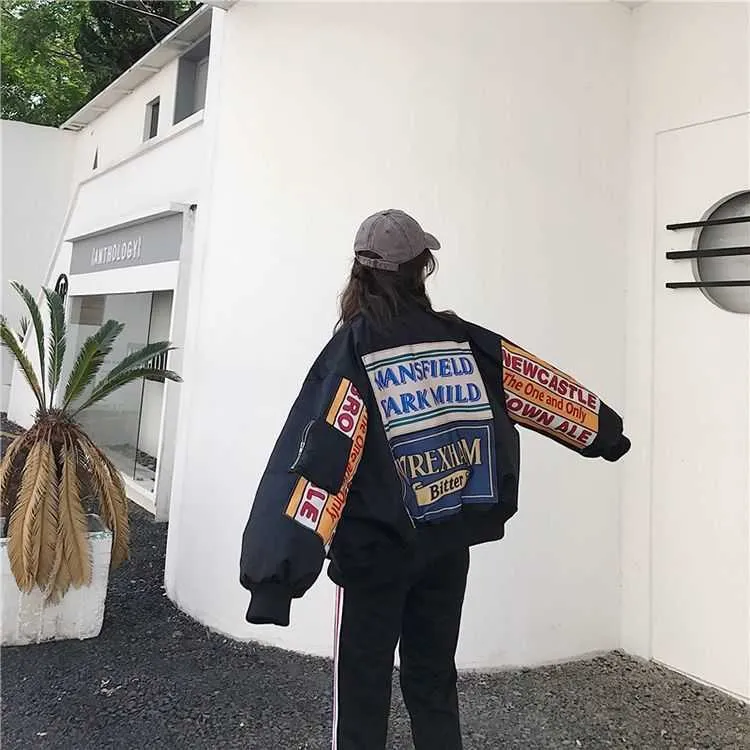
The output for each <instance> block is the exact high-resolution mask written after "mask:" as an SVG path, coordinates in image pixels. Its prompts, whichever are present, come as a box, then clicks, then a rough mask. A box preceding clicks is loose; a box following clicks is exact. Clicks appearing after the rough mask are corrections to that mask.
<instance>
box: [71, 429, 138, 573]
mask: <svg viewBox="0 0 750 750" xmlns="http://www.w3.org/2000/svg"><path fill="white" fill-rule="evenodd" d="M78 445H79V446H80V447H81V449H82V451H83V453H84V455H85V457H86V460H87V463H88V467H89V469H90V471H91V474H92V477H93V479H94V488H95V489H96V494H97V501H98V503H99V513H100V515H101V517H102V520H103V521H104V523H105V525H106V526H107V527H108V528H109V529H110V531H111V532H112V567H113V568H115V567H117V566H118V565H119V564H120V563H121V562H123V561H124V560H127V558H128V547H129V544H130V529H129V521H128V500H127V497H126V495H125V487H124V485H123V483H122V479H121V478H120V474H119V472H118V471H117V469H116V468H115V467H114V466H113V465H112V462H111V461H110V460H109V459H108V458H107V457H106V456H105V455H104V453H102V452H101V451H100V450H99V449H98V448H97V447H96V446H95V445H94V444H93V442H91V439H90V438H89V437H88V436H87V435H86V434H85V433H83V432H81V431H79V433H78Z"/></svg>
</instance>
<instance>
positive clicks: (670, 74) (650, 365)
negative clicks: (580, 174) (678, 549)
mask: <svg viewBox="0 0 750 750" xmlns="http://www.w3.org/2000/svg"><path fill="white" fill-rule="evenodd" d="M633 19H634V24H635V28H634V32H635V36H634V47H633V56H632V61H633V62H632V72H631V76H632V78H631V134H630V151H629V153H630V160H629V166H630V168H629V183H630V190H629V201H628V216H629V218H628V265H627V277H626V278H627V288H628V338H627V346H626V352H627V355H626V363H627V368H626V374H627V378H626V382H627V399H626V403H627V414H628V418H629V424H630V430H631V432H632V437H633V450H632V453H631V456H630V458H629V460H628V461H627V462H626V463H625V464H624V476H623V480H624V484H623V502H622V515H621V521H622V538H621V544H622V635H621V639H622V644H623V646H624V648H626V649H627V650H628V651H631V652H633V653H636V654H640V655H642V656H646V657H652V656H656V657H657V658H658V656H659V654H658V653H656V651H655V649H654V643H653V635H654V629H656V630H658V629H659V628H660V627H663V622H662V621H659V622H655V621H654V616H655V615H656V610H657V609H659V608H658V607H657V608H654V607H653V597H654V596H655V595H656V592H655V591H654V590H652V583H651V582H652V575H654V574H656V575H657V576H659V575H662V574H663V569H656V568H654V567H653V564H654V563H655V562H657V561H655V560H654V559H653V549H652V544H653V543H654V540H653V538H652V535H653V533H654V528H653V527H652V519H653V517H654V514H656V515H657V516H659V515H660V514H662V513H663V512H664V503H670V502H675V501H676V499H675V498H673V497H669V496H668V495H665V494H664V486H665V485H664V483H663V477H664V474H665V472H666V473H670V472H674V471H676V470H678V469H679V467H680V466H681V467H682V469H683V471H684V470H686V469H688V466H687V465H686V464H682V463H681V462H682V460H683V459H684V458H685V456H684V455H683V456H680V454H679V452H678V451H673V452H671V453H665V451H666V446H665V445H663V444H655V443H654V440H653V433H652V430H654V429H656V430H657V438H658V439H659V440H668V439H670V436H671V437H673V438H677V437H679V434H680V433H681V431H683V432H684V431H685V430H687V429H688V426H687V425H686V424H684V422H683V420H677V421H671V422H668V423H660V424H659V426H658V427H657V425H656V421H655V420H656V418H657V416H658V415H657V413H656V412H655V410H654V396H653V391H652V386H653V383H654V376H655V372H654V346H655V343H656V345H658V343H659V342H655V340H654V326H655V325H656V321H655V318H654V298H655V297H656V299H657V300H658V301H659V304H662V303H663V304H664V305H667V304H669V305H672V306H679V309H683V306H688V308H689V309H688V310H684V312H685V316H684V318H682V319H680V320H679V321H677V320H673V325H672V328H671V329H670V330H668V331H667V336H672V337H673V338H679V339H683V340H684V337H693V336H694V332H695V330H698V331H703V332H704V333H705V332H707V330H708V328H710V329H711V331H712V332H713V333H712V334H711V335H712V336H714V337H716V340H719V341H725V343H726V345H725V346H724V347H723V352H724V355H723V356H725V357H726V358H727V360H728V362H731V365H732V366H733V367H735V368H739V370H738V371H737V370H736V372H737V373H738V378H739V379H738V380H737V381H733V384H732V387H733V388H740V387H741V383H743V382H744V383H745V398H746V396H747V384H748V382H750V373H748V372H747V339H746V340H745V343H744V344H742V342H738V341H735V343H734V344H730V343H729V342H730V341H732V340H733V339H732V334H731V332H730V328H731V327H732V326H734V325H737V323H736V321H733V320H732V319H731V316H729V315H728V314H724V315H718V314H716V315H715V316H712V322H711V325H710V326H707V323H706V319H705V317H704V316H706V315H711V311H709V309H708V307H707V306H708V303H707V302H706V300H705V299H704V298H703V297H702V296H701V295H700V292H697V291H692V292H685V293H682V294H683V295H684V296H682V297H677V296H674V295H672V296H669V297H668V298H667V295H668V293H667V292H666V290H664V289H663V283H664V281H665V279H663V278H662V277H661V276H659V277H658V278H656V279H655V278H654V261H655V256H656V259H657V260H658V258H663V253H664V247H663V236H662V235H661V234H659V233H660V232H662V231H663V226H662V224H663V220H664V217H663V216H659V217H658V218H657V216H656V215H655V205H656V201H657V199H660V200H662V201H664V200H671V201H674V200H675V197H674V196H668V197H667V198H665V197H664V196H663V195H662V196H658V195H657V186H656V164H657V159H656V152H655V147H656V143H657V140H658V137H657V135H656V134H657V133H658V132H663V131H667V130H670V129H675V128H682V127H684V126H689V125H696V124H697V123H701V122H706V121H710V120H714V119H718V118H726V117H728V116H730V115H735V114H737V113H740V112H746V111H747V110H748V108H749V107H750V102H749V101H748V97H749V95H750V81H749V79H748V71H749V69H750V65H749V61H750V47H749V36H748V30H749V24H750V19H749V18H748V5H747V4H745V3H726V4H722V3H649V4H646V5H644V6H643V7H641V8H640V9H638V10H637V11H636V12H635V13H634V14H633ZM735 142H736V141H732V143H735ZM712 143H713V145H711V146H710V148H711V149H715V150H716V155H717V160H718V159H719V154H721V155H722V156H721V158H724V156H725V155H726V154H725V149H726V148H727V147H729V144H727V143H724V142H723V141H722V139H721V138H719V139H718V140H717V139H714V141H713V142H712ZM706 147H707V146H706V142H703V143H702V145H701V148H702V149H705V148H706ZM745 148H747V144H746V143H745ZM694 157H695V162H694V163H693V162H691V159H690V158H689V157H686V159H687V161H686V163H685V165H683V167H682V168H683V169H684V180H685V181H686V182H688V183H689V185H688V187H689V189H690V190H692V191H693V194H692V196H691V198H690V200H691V201H693V202H695V201H696V198H697V197H698V196H701V192H702V191H701V190H700V189H699V184H700V183H701V182H702V180H703V176H704V175H703V171H701V170H702V167H701V164H703V163H704V160H705V159H706V158H707V157H708V159H709V161H710V159H711V155H710V154H706V153H705V152H704V151H701V152H696V153H695V154H694ZM743 158H744V159H745V161H744V162H743ZM736 159H737V163H736V169H737V170H738V171H739V172H740V173H741V171H742V169H743V166H744V168H745V169H747V161H746V159H747V154H746V152H744V157H743V151H742V147H741V145H739V146H738V150H737V153H736ZM728 184H729V183H727V185H728ZM720 197H721V196H720V195H717V196H715V199H716V200H718V199H719V198H720ZM701 199H703V200H705V197H704V196H701ZM671 205H673V206H674V204H671ZM706 208H707V206H706ZM693 210H697V204H696V205H694V206H693ZM656 237H659V242H658V244H655V238H656ZM679 270H680V267H679V266H677V265H674V264H672V266H671V267H670V273H674V274H676V273H678V272H679ZM675 280H679V279H675ZM714 318H715V319H714ZM739 325H741V324H739ZM678 329H679V330H678ZM727 337H728V338H727ZM727 360H725V361H727ZM674 364H675V366H677V363H674ZM681 364H682V366H683V367H685V368H690V369H691V377H690V378H689V379H687V380H685V381H683V382H682V383H680V382H676V383H675V384H674V388H676V389H677V391H676V392H677V393H678V394H679V395H680V396H681V397H682V398H683V399H684V402H685V404H686V407H685V408H686V409H690V408H691V407H690V406H689V405H690V404H693V403H694V402H695V401H696V393H695V392H694V391H692V390H690V386H689V384H690V383H693V384H694V383H695V377H697V378H698V380H699V381H701V379H705V378H707V377H709V374H710V372H712V371H713V370H710V369H709V367H712V366H710V365H709V364H708V362H707V361H702V360H700V359H699V358H697V359H696V358H693V359H692V360H691V361H690V362H682V363H681ZM696 368H697V371H696ZM658 399H659V396H658V395H657V403H659V400H658ZM703 418H704V419H706V420H708V422H709V424H711V425H713V426H712V427H711V428H710V429H708V431H707V432H705V433H701V432H700V431H694V432H695V440H696V443H695V445H696V447H697V446H702V447H703V449H704V452H703V453H702V454H701V463H700V465H699V466H695V465H694V466H692V467H690V471H701V470H703V471H705V470H709V471H710V467H711V466H713V467H714V469H716V468H717V467H718V466H719V464H720V461H719V460H718V459H719V454H724V456H725V457H727V458H728V459H729V460H730V461H731V463H732V465H733V466H734V467H735V470H739V471H740V473H741V471H742V470H741V467H742V465H747V462H748V452H747V447H745V448H744V453H743V445H744V446H746V445H747V443H746V440H747V437H746V432H745V438H744V441H745V442H743V439H742V438H741V437H740V436H741V435H742V434H743V433H742V430H743V427H742V424H743V420H744V430H745V431H746V430H747V425H748V422H749V421H750V415H748V413H747V408H746V403H745V401H743V397H742V395H741V394H740V393H738V394H737V412H736V414H735V421H734V422H733V425H734V426H733V427H732V429H733V430H734V431H735V432H736V433H737V434H736V435H735V433H732V435H733V436H734V437H732V438H729V436H727V437H726V438H724V439H722V441H721V443H717V442H710V441H706V436H707V435H710V434H713V433H714V431H715V428H716V425H717V424H718V423H717V422H715V420H714V419H713V418H712V416H711V415H710V414H706V415H704V417H703ZM683 419H684V418H683ZM735 438H740V439H735ZM656 456H662V458H663V460H662V462H661V463H658V462H657V461H656ZM665 461H666V462H667V464H666V465H664V462H665ZM691 476H692V474H690V473H689V472H688V473H687V474H686V475H685V479H686V480H688V479H689V477H691ZM688 486H689V482H688ZM700 486H702V484H701V483H700V482H698V483H697V484H694V485H693V487H694V490H697V488H698V487H700ZM657 489H658V491H657ZM734 491H735V492H736V491H741V487H735V489H734ZM698 507H700V501H699V498H698V497H697V496H696V495H695V494H687V495H686V496H685V498H684V509H685V513H686V514H690V513H691V512H695V511H696V509H697V508H698ZM706 523H707V524H709V523H710V522H709V521H708V520H707V521H706ZM735 523H737V524H741V523H742V519H741V518H737V519H735ZM688 525H689V524H688ZM690 528H692V527H690ZM674 532H675V534H678V533H679V529H677V528H675V529H674ZM725 542H726V543H729V542H728V540H725ZM736 543H737V544H739V545H740V547H738V548H736V549H734V550H733V551H732V552H731V553H730V554H738V553H739V554H740V556H741V545H742V542H741V541H737V542H736ZM721 544H722V540H721V537H720V536H719V537H716V536H713V535H711V534H708V535H707V536H706V538H705V539H703V540H702V541H701V543H700V544H699V545H698V546H697V547H696V549H695V550H694V551H695V554H696V555H699V556H701V557H702V558H703V559H704V560H705V561H706V562H707V564H709V562H710V561H712V560H715V558H716V555H715V553H716V552H717V550H716V549H715V548H714V547H713V546H712V545H721ZM720 557H721V555H720ZM748 564H750V562H749V561H747V560H746V561H745V563H744V565H745V567H744V572H742V571H736V570H735V571H734V573H733V574H732V577H730V581H729V582H728V583H729V587H730V591H731V588H732V586H736V587H737V588H735V592H736V595H737V596H740V597H745V596H747V592H743V591H742V583H741V581H742V578H741V577H742V576H743V575H746V574H747V568H748ZM657 568H658V563H657ZM660 570H661V571H662V572H660ZM716 583H717V585H719V584H723V583H727V581H726V579H717V580H716ZM684 585H685V582H684V581H680V580H673V581H672V586H684ZM730 595H731V593H730ZM697 601H700V597H698V598H697ZM737 627H739V628H742V627H743V624H742V623H741V622H739V623H732V624H731V626H730V628H729V630H730V631H731V632H735V633H736V632H737V631H736V630H735V628H737ZM691 628H692V623H691ZM746 632H747V629H746V630H745V633H746ZM725 635H726V634H725ZM702 637H703V638H704V647H705V648H710V649H713V648H716V649H718V650H725V652H726V651H727V650H728V651H729V652H730V653H731V652H732V651H733V650H734V653H735V658H736V659H737V660H740V661H741V660H742V659H744V658H745V654H746V652H747V648H748V643H747V639H746V638H745V639H744V645H743V643H741V642H738V641H737V638H736V637H724V635H722V636H721V637H719V638H718V639H715V638H711V640H710V641H706V640H705V638H706V633H705V632H704V634H703V636H702ZM724 659H725V656H720V655H718V654H717V659H716V661H722V660H724ZM671 665H672V666H675V667H677V668H682V669H685V670H686V671H689V665H687V664H685V663H682V664H679V663H675V662H674V661H672V662H671ZM696 676H698V677H702V678H703V679H706V680H712V677H711V675H708V674H702V675H701V674H697V675H696ZM722 687H725V688H728V689H732V688H731V687H730V686H729V685H727V684H723V685H722Z"/></svg>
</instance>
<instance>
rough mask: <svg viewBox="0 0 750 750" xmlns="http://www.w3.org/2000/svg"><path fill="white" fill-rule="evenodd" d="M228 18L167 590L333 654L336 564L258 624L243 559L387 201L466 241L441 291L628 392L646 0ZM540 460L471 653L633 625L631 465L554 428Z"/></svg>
mask: <svg viewBox="0 0 750 750" xmlns="http://www.w3.org/2000/svg"><path fill="white" fill-rule="evenodd" d="M223 21H224V23H223V25H222V26H223V31H222V26H219V27H218V28H217V26H216V25H215V26H214V34H213V39H212V44H213V45H214V50H213V52H212V65H214V66H217V65H220V66H221V69H220V75H219V76H216V75H215V76H213V83H211V82H210V83H209V92H208V103H207V117H210V118H211V123H210V126H209V122H208V120H207V123H206V127H210V129H211V134H212V135H211V138H212V142H213V144H214V145H213V148H214V149H215V151H214V153H213V154H212V156H211V159H210V161H211V169H210V171H209V175H208V177H207V180H208V181H207V183H206V185H205V186H204V191H205V192H204V194H205V195H206V199H207V204H204V207H207V212H206V211H204V212H202V215H201V216H200V217H199V219H198V226H197V229H196V232H197V240H196V268H197V269H198V270H197V273H196V279H198V278H199V279H200V281H199V282H198V281H197V280H196V281H194V282H193V286H192V288H191V311H190V317H189V320H188V331H189V333H188V340H187V342H186V350H185V365H184V372H185V375H186V382H185V384H184V386H183V389H184V390H183V408H182V411H181V414H182V415H183V418H182V420H181V422H180V429H179V443H178V446H177V460H176V466H175V483H174V490H173V498H172V513H171V518H170V529H169V544H168V551H167V572H166V587H167V592H168V594H169V596H170V597H171V598H172V599H173V600H174V601H175V602H177V604H178V605H179V606H181V607H182V608H183V609H185V610H186V611H187V612H189V613H190V614H191V615H193V616H194V617H196V618H198V619H199V620H201V621H202V622H204V623H206V624H207V625H209V626H211V627H213V628H216V629H218V630H220V631H223V632H226V633H228V634H231V635H232V636H234V637H237V638H253V639H258V640H263V641H267V642H271V643H275V644H278V645H282V646H286V647H290V648H294V649H299V650H302V651H310V652H316V653H322V654H329V653H330V651H331V642H332V632H331V620H332V592H331V585H330V584H329V583H328V581H327V579H325V577H324V576H323V577H321V580H320V581H319V582H318V584H316V586H315V587H314V589H313V590H312V591H311V592H309V594H308V595H307V596H306V597H305V598H304V599H302V600H301V601H300V602H298V603H296V604H295V605H294V607H293V611H292V622H293V624H292V626H291V627H290V628H289V629H278V628H252V627H250V626H249V625H247V624H246V623H245V621H244V613H245V609H246V606H247V601H248V596H247V593H246V592H245V591H244V590H243V589H242V588H241V587H240V586H239V583H238V560H239V550H240V538H241V534H242V529H243V526H244V524H245V521H246V518H247V515H248V511H249V508H250V505H251V502H252V497H253V494H254V491H255V488H256V486H257V483H258V480H259V478H260V475H261V472H262V470H263V468H264V465H265V462H266V460H267V458H268V455H269V452H270V450H271V447H272V445H273V442H274V440H275V438H276V436H277V433H278V431H279V429H280V427H281V425H282V423H283V420H284V418H285V416H286V414H287V411H288V408H289V406H290V405H291V402H292V400H293V399H294V397H295V395H296V393H297V390H298V388H299V386H300V384H301V381H302V378H303V377H304V374H305V372H306V370H307V368H308V367H309V365H310V363H311V362H312V360H313V358H314V356H315V355H316V354H317V353H318V351H319V349H320V348H321V347H322V345H323V344H324V343H325V342H326V340H327V338H328V336H329V334H330V332H331V329H332V327H333V324H334V321H335V301H336V295H337V292H338V290H339V289H340V287H341V285H342V282H343V281H344V279H345V276H346V273H347V266H348V263H349V258H350V247H351V242H352V239H353V234H354V231H355V229H356V226H357V224H358V222H359V221H360V220H361V219H362V218H363V217H364V216H365V215H367V214H368V213H370V212H372V211H373V210H376V209H379V208H383V207H388V206H399V207H403V208H405V209H407V210H409V211H412V212H413V213H414V214H415V215H416V216H417V217H418V218H419V219H420V220H421V221H422V222H423V223H424V224H425V225H426V226H427V227H428V228H429V229H430V231H434V232H435V233H436V234H437V235H438V236H439V238H440V239H441V241H442V243H443V248H444V250H443V251H442V252H441V256H440V257H441V271H440V273H439V275H438V278H437V280H436V282H435V285H434V298H435V301H436V303H437V305H439V306H450V307H451V308H454V309H456V310H458V311H459V312H460V313H461V314H463V315H464V316H467V317H470V318H473V319H475V320H477V321H478V322H481V323H484V324H486V325H488V326H490V327H493V328H495V329H498V330H501V331H503V332H505V333H506V334H507V335H508V336H510V337H512V338H514V339H517V340H519V341H521V342H523V343H524V344H525V345H526V346H527V347H529V348H530V349H532V350H537V351H538V352H539V353H540V354H542V355H544V356H546V357H548V358H550V359H552V360H553V361H555V362H557V363H558V364H560V365H561V366H562V367H564V368H568V369H570V370H572V371H573V372H575V373H576V374H578V375H579V377H580V378H581V379H583V380H585V381H586V382H587V383H589V384H591V385H592V386H593V387H595V388H596V389H598V390H599V391H600V392H601V393H603V394H605V397H606V398H607V399H608V400H610V401H611V403H613V404H614V405H615V406H621V405H622V398H623V393H624V377H623V373H624V363H623V338H624V330H625V321H624V305H625V300H624V289H623V285H622V277H623V274H624V268H625V265H624V264H625V256H624V250H625V243H624V199H625V186H626V149H627V132H626V123H627V110H626V108H627V86H626V77H627V63H628V44H629V28H630V26H629V22H630V15H629V13H628V12H627V11H625V9H623V8H622V7H620V6H617V5H615V4H580V5H554V4H552V5H536V4H529V5H521V4H515V5H509V4H497V5H468V6H462V5H460V4H449V5H441V4H427V5H422V4H406V5H397V4H393V5H388V6H386V9H384V8H383V7H376V6H374V5H341V4H331V5H314V6H305V5H304V4H302V5H286V4H278V5H277V4H265V5H263V4H261V5H252V4H245V3H239V4H237V5H235V6H234V7H233V8H232V9H231V10H230V11H229V12H228V13H227V15H226V17H225V18H224V19H223ZM219 48H220V49H219ZM214 55H216V56H217V57H214ZM219 55H220V62H217V60H218V56H219ZM523 463H524V472H523V480H522V488H521V492H522V496H521V506H522V510H521V512H520V514H519V516H518V517H517V519H515V520H514V521H513V522H512V523H511V524H510V526H509V529H508V536H507V538H506V540H505V541H503V542H502V543H500V544H494V545H491V546H485V547H483V548H481V549H477V550H475V551H474V552H473V555H472V572H471V575H470V585H469V592H468V597H467V602H466V608H465V617H464V625H463V632H462V638H461V644H460V648H459V662H460V664H461V665H463V666H500V665H505V664H521V663H523V664H530V663H535V662H541V661H548V660H554V659H560V658H566V657H570V656H574V655H579V654H582V653H586V652H590V651H595V650H600V649H607V648H611V647H614V646H616V645H617V637H618V622H619V620H618V576H619V568H618V513H619V490H618V487H619V483H618V471H619V468H618V467H613V466H610V465H603V464H597V463H593V462H586V461H583V460H580V459H578V458H577V457H576V456H574V455H573V454H570V453H568V452H567V451H565V450H564V449H561V448H559V447H558V446H556V445H553V444H551V443H549V444H548V443H545V442H544V441H543V440H542V439H538V438H536V437H534V436H531V435H524V437H523Z"/></svg>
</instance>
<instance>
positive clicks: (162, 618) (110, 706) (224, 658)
mask: <svg viewBox="0 0 750 750" xmlns="http://www.w3.org/2000/svg"><path fill="white" fill-rule="evenodd" d="M165 536H166V527H165V526H164V525H157V524H154V523H153V522H151V521H150V520H149V518H148V517H147V516H146V515H145V514H144V513H143V512H141V511H139V510H134V511H133V560H132V561H131V562H129V563H127V564H126V565H125V566H123V567H122V568H121V569H120V570H119V571H118V572H117V573H115V574H114V576H113V578H112V581H111V584H110V590H109V596H108V600H107V610H106V618H105V622H104V629H103V631H102V634H101V635H100V636H99V638H97V639H94V640H90V641H80V642H78V641H76V642H72V641H67V642H63V643H49V644H42V645H38V646H27V647H22V648H7V649H5V650H4V652H3V657H2V678H3V679H2V701H3V717H2V718H3V722H2V729H3V738H2V740H3V742H2V746H3V748H4V750H15V749H21V748H23V750H27V749H28V748H41V749H43V748H60V749H61V750H62V749H64V750H89V749H91V750H94V749H96V750H99V749H101V748H118V749H119V748H121V749H122V750H138V749H140V748H149V750H162V749H171V748H175V749H179V750H183V749H185V750H220V749H222V748H245V749H247V748H256V749H258V750H261V749H262V750H302V749H303V748H308V749H312V748H329V747H330V741H329V725H330V720H331V699H330V695H331V674H330V673H331V665H330V662H329V661H327V660H325V659H316V658H310V657H305V656H299V655H296V654H290V653H286V652H283V651H278V650H276V649H271V648H265V647H260V646H256V645H253V644H242V643H236V642H233V641H230V640H227V639H225V638H223V637H221V636H219V635H216V634H213V633H210V632H208V631H207V630H206V629H205V628H203V627H202V626H200V625H199V624H198V623H196V622H194V621H192V620H191V619H189V618H188V617H186V616H185V615H183V614H181V613H180V612H178V611H177V610H176V609H175V608H174V607H173V606H172V604H171V603H170V601H169V600H168V599H167V598H166V596H165V595H164V591H163V589H162V575H163V560H164V549H165ZM460 694H461V703H462V709H463V721H464V738H465V748H466V750H479V749H482V750H484V749H492V750H495V749H499V748H503V749H508V748H523V750H535V749H537V748H550V749H551V748H554V749H555V750H557V749H558V748H579V747H582V748H638V750H645V749H650V748H670V749H674V750H690V749H693V750H704V749H708V748H712V749H714V748H721V749H722V750H730V749H731V750H742V749H744V748H748V749H750V711H748V708H747V707H745V706H743V705H742V704H740V703H738V702H737V701H733V700H731V699H729V698H727V697H725V696H723V695H721V694H719V693H717V692H714V691H711V690H707V689H704V688H702V687H699V686H697V685H695V684H693V683H691V682H689V681H687V680H684V679H683V678H681V677H679V676H677V675H675V674H672V673H670V672H668V671H666V670H663V669H660V668H658V667H656V666H653V665H650V664H644V663H641V662H638V661H634V660H632V659H629V658H627V657H625V656H622V655H619V654H611V655H609V656H606V657H602V658H597V659H593V660H590V661H581V662H576V663H573V664H567V665H564V666H556V667H549V668H545V669H534V670H522V671H515V672H503V673H496V674H491V675H478V674H471V675H464V676H462V677H461V679H460ZM391 727H392V731H391V739H390V742H389V748H390V749H391V750H407V749H408V748H411V747H412V745H411V742H410V740H409V730H408V721H407V718H406V715H405V713H404V709H403V705H402V703H401V697H400V694H399V691H398V687H397V686H395V687H394V710H393V714H392V720H391Z"/></svg>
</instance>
